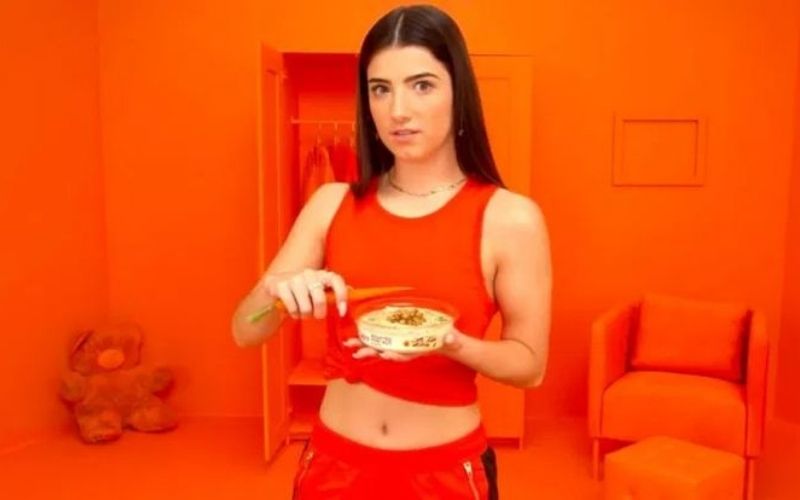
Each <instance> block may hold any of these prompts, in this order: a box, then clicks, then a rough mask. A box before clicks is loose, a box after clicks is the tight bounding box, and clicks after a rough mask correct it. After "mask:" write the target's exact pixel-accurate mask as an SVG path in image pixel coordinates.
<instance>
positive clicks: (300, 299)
mask: <svg viewBox="0 0 800 500" xmlns="http://www.w3.org/2000/svg"><path fill="white" fill-rule="evenodd" d="M289 288H290V289H291V290H292V294H293V295H294V299H295V301H296V302H297V310H298V312H299V313H300V317H301V318H307V317H308V316H310V315H311V296H310V293H309V290H308V284H307V283H306V279H305V277H304V276H303V274H302V273H301V274H296V275H294V276H292V278H291V279H290V280H289Z"/></svg>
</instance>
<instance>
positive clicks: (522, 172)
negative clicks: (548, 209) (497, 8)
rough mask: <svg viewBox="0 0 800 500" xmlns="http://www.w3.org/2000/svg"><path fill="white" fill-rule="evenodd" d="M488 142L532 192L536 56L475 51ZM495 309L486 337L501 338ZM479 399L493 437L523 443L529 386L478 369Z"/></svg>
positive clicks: (511, 184) (503, 167) (520, 185)
mask: <svg viewBox="0 0 800 500" xmlns="http://www.w3.org/2000/svg"><path fill="white" fill-rule="evenodd" d="M471 59H472V65H473V68H474V70H475V75H476V77H477V79H478V87H479V90H480V95H481V104H482V107H483V112H484V119H485V121H486V126H487V131H488V134H489V142H490V143H491V148H492V153H493V155H494V158H495V162H496V163H497V168H498V170H499V171H500V175H501V177H502V179H503V181H504V182H505V183H506V185H507V186H508V188H509V189H511V190H512V191H515V192H518V193H522V194H525V195H530V193H531V185H530V182H531V149H530V144H531V121H532V111H533V110H532V96H531V91H532V85H533V81H532V76H531V74H532V64H533V63H532V60H531V58H530V57H522V56H521V57H517V56H472V58H471ZM501 331H502V322H501V320H500V315H499V314H497V315H496V317H495V318H494V320H493V321H492V324H491V325H490V327H489V330H488V332H487V339H492V340H496V339H499V338H500V335H501ZM478 394H479V396H478V399H479V402H480V405H481V411H482V413H483V417H484V423H485V425H486V429H487V432H488V434H489V437H490V438H491V439H493V440H495V441H510V442H513V443H515V444H516V445H518V446H520V447H521V446H522V443H523V438H524V429H525V391H524V390H523V389H517V388H514V387H511V386H508V385H504V384H500V383H499V382H495V381H493V380H491V379H488V378H486V377H484V376H482V375H478Z"/></svg>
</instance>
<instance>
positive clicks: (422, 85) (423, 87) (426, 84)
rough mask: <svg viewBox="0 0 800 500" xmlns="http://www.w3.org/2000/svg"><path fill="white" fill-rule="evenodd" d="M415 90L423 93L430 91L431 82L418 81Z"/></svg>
mask: <svg viewBox="0 0 800 500" xmlns="http://www.w3.org/2000/svg"><path fill="white" fill-rule="evenodd" d="M417 88H419V89H420V90H422V91H423V92H426V91H428V90H429V89H432V88H433V85H431V82H428V81H426V80H420V81H418V82H417Z"/></svg>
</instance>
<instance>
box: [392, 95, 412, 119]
mask: <svg viewBox="0 0 800 500" xmlns="http://www.w3.org/2000/svg"><path fill="white" fill-rule="evenodd" d="M406 101H407V100H406V97H405V95H404V94H403V92H395V93H394V94H393V95H392V104H391V107H390V110H389V113H390V114H391V117H392V119H393V120H395V121H398V122H402V121H405V120H406V119H407V118H408V103H407V102H406Z"/></svg>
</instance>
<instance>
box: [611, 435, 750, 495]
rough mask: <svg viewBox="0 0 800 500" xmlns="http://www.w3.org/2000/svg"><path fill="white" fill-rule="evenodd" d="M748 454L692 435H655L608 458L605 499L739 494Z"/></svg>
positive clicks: (742, 488) (741, 492)
mask: <svg viewBox="0 0 800 500" xmlns="http://www.w3.org/2000/svg"><path fill="white" fill-rule="evenodd" d="M744 471H745V464H744V459H743V458H742V457H740V456H739V455H735V454H733V453H729V452H727V451H720V450H714V449H711V448H706V447H705V446H700V445H697V444H694V443H690V442H688V441H682V440H679V439H674V438H669V437H664V436H657V437H651V438H647V439H644V440H642V441H639V442H638V443H635V444H632V445H630V446H628V447H626V448H623V449H621V450H618V451H615V452H613V453H609V454H608V455H606V458H605V481H604V483H605V484H604V494H605V497H604V498H605V499H606V500H655V499H657V500H678V499H680V500H708V499H714V500H717V499H719V500H723V499H724V500H740V499H741V498H743V495H744V474H745V472H744Z"/></svg>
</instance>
